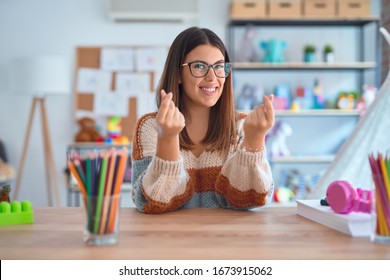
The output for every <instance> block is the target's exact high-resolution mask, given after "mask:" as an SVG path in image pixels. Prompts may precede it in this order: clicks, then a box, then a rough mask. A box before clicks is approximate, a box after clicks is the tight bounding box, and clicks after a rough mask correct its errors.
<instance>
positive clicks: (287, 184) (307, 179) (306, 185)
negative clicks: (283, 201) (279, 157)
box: [278, 169, 323, 200]
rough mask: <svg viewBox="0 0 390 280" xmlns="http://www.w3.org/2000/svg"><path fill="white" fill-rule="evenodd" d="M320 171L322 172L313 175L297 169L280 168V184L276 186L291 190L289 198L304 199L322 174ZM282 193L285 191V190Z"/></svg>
mask: <svg viewBox="0 0 390 280" xmlns="http://www.w3.org/2000/svg"><path fill="white" fill-rule="evenodd" d="M322 173H323V172H320V173H319V174H314V175H310V174H306V175H304V174H302V173H301V172H299V171H298V170H297V169H291V170H285V169H282V170H281V171H280V178H281V179H280V186H279V187H278V188H279V189H283V188H287V189H289V190H291V191H292V193H293V194H292V195H291V194H290V195H289V197H290V200H296V199H305V198H306V197H307V195H308V194H310V193H311V192H312V190H313V189H314V187H315V185H316V184H317V182H318V181H319V179H320V177H321V176H322ZM284 193H286V191H285V190H284Z"/></svg>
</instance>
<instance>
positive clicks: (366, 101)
mask: <svg viewBox="0 0 390 280" xmlns="http://www.w3.org/2000/svg"><path fill="white" fill-rule="evenodd" d="M377 91H378V89H377V88H376V87H375V86H372V85H364V86H363V94H362V96H361V97H359V99H358V100H357V105H356V108H357V109H358V110H359V111H360V113H361V114H362V115H363V114H364V113H365V112H366V110H367V108H368V107H369V106H370V105H371V104H372V102H374V99H375V96H376V93H377Z"/></svg>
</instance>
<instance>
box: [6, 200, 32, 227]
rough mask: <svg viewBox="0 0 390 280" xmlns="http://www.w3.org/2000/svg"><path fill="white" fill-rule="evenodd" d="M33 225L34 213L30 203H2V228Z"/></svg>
mask: <svg viewBox="0 0 390 280" xmlns="http://www.w3.org/2000/svg"><path fill="white" fill-rule="evenodd" d="M32 223H34V213H33V209H32V204H31V202H30V201H27V200H24V201H22V202H21V203H20V202H19V201H16V200H14V201H13V202H12V203H9V202H7V201H2V202H0V226H6V225H17V224H32Z"/></svg>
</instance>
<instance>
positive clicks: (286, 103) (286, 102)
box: [274, 85, 291, 110]
mask: <svg viewBox="0 0 390 280" xmlns="http://www.w3.org/2000/svg"><path fill="white" fill-rule="evenodd" d="M290 102H291V98H290V89H289V87H288V86H287V85H277V86H276V88H275V96H274V108H275V109H276V110H284V109H289V108H290Z"/></svg>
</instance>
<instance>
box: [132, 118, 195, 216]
mask: <svg viewBox="0 0 390 280" xmlns="http://www.w3.org/2000/svg"><path fill="white" fill-rule="evenodd" d="M155 115H156V114H155V113H153V114H147V115H145V116H143V117H141V118H140V119H139V121H138V122H137V124H136V130H135V133H134V139H133V152H132V160H133V161H132V167H133V173H132V174H133V178H132V182H133V189H132V197H133V201H134V204H135V205H136V207H137V209H138V210H140V211H142V212H145V213H163V212H168V211H173V210H176V209H178V208H179V207H180V206H182V205H183V204H184V203H185V202H186V201H188V200H189V199H190V198H191V196H192V194H193V192H194V188H193V186H191V185H190V184H188V182H189V176H188V173H187V171H186V169H185V166H184V160H183V158H182V157H181V156H180V159H179V160H178V161H166V160H163V159H160V158H158V157H156V156H155V153H156V144H157V126H156V122H155Z"/></svg>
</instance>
